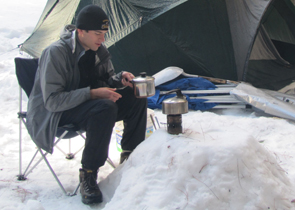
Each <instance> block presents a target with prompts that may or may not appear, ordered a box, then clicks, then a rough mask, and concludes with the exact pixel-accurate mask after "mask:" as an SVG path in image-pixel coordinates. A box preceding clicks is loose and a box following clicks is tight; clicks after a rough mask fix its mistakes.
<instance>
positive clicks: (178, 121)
mask: <svg viewBox="0 0 295 210" xmlns="http://www.w3.org/2000/svg"><path fill="white" fill-rule="evenodd" d="M172 92H176V94H177V96H176V97H173V98H168V99H166V100H164V101H163V106H162V108H163V109H162V111H163V114H167V131H168V133H170V134H176V135H177V134H180V133H182V116H181V114H185V113H187V112H188V102H187V100H186V97H185V96H184V95H183V94H182V93H181V90H179V89H176V90H171V91H169V92H167V93H166V94H169V93H172Z"/></svg>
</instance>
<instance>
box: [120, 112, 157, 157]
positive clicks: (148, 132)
mask: <svg viewBox="0 0 295 210" xmlns="http://www.w3.org/2000/svg"><path fill="white" fill-rule="evenodd" d="M151 117H152V118H153V119H154V117H155V113H154V110H152V109H147V121H146V132H145V138H148V137H149V136H150V135H152V134H153V132H154V125H153V122H152V119H151ZM123 131H124V123H123V120H121V121H118V122H116V124H115V132H116V146H117V150H118V151H119V152H122V148H121V140H122V135H123Z"/></svg>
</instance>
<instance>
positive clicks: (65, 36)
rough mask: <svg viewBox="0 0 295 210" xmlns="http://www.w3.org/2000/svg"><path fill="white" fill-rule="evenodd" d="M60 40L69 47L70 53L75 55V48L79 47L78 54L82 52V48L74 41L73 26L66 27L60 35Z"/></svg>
mask: <svg viewBox="0 0 295 210" xmlns="http://www.w3.org/2000/svg"><path fill="white" fill-rule="evenodd" d="M60 39H61V40H63V41H64V42H65V43H66V44H67V45H68V46H69V47H70V49H71V51H72V53H75V50H76V46H78V47H79V50H78V51H79V52H81V51H84V48H83V47H82V46H81V45H80V44H79V42H77V40H76V26H75V25H66V26H65V27H64V28H63V30H62V31H61V33H60Z"/></svg>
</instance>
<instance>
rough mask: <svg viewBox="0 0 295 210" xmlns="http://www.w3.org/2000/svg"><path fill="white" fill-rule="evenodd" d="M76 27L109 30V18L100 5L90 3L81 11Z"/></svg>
mask: <svg viewBox="0 0 295 210" xmlns="http://www.w3.org/2000/svg"><path fill="white" fill-rule="evenodd" d="M76 27H77V28H79V29H82V30H108V29H109V19H108V17H107V15H106V13H105V12H104V11H103V10H102V9H101V8H100V7H99V6H96V5H88V6H86V7H84V8H83V9H82V10H81V11H80V12H79V14H78V16H77V21H76Z"/></svg>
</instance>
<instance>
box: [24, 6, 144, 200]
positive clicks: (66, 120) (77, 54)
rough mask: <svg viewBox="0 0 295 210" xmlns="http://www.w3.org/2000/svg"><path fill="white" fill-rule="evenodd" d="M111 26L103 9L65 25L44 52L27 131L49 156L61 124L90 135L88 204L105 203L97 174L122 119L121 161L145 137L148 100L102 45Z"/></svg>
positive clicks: (83, 174) (83, 181)
mask: <svg viewBox="0 0 295 210" xmlns="http://www.w3.org/2000/svg"><path fill="white" fill-rule="evenodd" d="M108 24H109V20H108V17H107V15H106V14H105V12H104V11H103V10H102V9H101V8H100V7H98V6H95V5H90V6H87V7H85V8H83V9H82V10H81V11H80V13H79V14H78V17H77V20H76V27H75V26H74V25H68V26H66V27H65V28H64V31H63V32H62V33H61V36H60V40H58V41H56V42H54V43H53V44H51V45H50V46H49V47H47V48H46V49H45V50H44V51H43V52H42V55H41V57H40V59H39V66H38V70H37V73H36V78H35V84H34V87H33V90H32V92H31V95H30V97H29V103H28V112H27V127H28V130H29V133H30V135H31V136H32V139H33V140H34V142H35V143H36V144H37V145H38V146H39V147H41V148H42V149H44V150H46V151H48V152H50V153H52V152H53V143H54V137H55V135H56V132H57V128H58V127H59V126H63V125H67V124H73V125H75V126H77V127H79V128H81V129H82V130H85V131H86V142H85V148H84V151H83V155H82V160H81V163H82V168H81V169H80V192H81V195H82V202H83V203H85V204H90V203H98V202H102V194H101V191H100V190H99V188H98V185H97V172H98V170H99V167H101V166H103V165H104V163H105V161H106V159H107V157H108V147H109V143H110V138H111V134H112V130H113V126H114V124H115V122H116V121H120V120H124V134H123V138H122V141H121V146H122V149H123V152H122V154H121V159H120V163H122V162H123V161H124V160H125V159H126V158H128V156H129V154H130V153H131V152H132V150H134V149H135V148H136V146H137V145H138V144H140V143H141V142H142V141H143V140H144V138H145V129H146V111H147V100H146V99H139V98H136V97H135V96H134V93H133V89H132V85H131V83H130V81H131V80H132V79H133V78H134V75H133V74H131V73H129V72H126V71H123V72H120V73H118V74H115V73H114V68H113V65H112V63H111V60H110V54H109V52H108V50H107V49H106V47H105V46H104V45H103V42H104V41H105V39H104V36H105V34H106V33H107V32H108ZM117 88H119V89H117Z"/></svg>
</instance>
